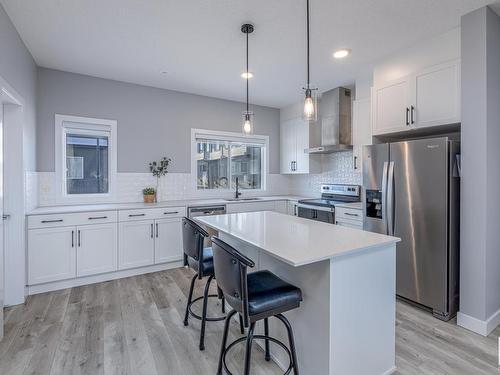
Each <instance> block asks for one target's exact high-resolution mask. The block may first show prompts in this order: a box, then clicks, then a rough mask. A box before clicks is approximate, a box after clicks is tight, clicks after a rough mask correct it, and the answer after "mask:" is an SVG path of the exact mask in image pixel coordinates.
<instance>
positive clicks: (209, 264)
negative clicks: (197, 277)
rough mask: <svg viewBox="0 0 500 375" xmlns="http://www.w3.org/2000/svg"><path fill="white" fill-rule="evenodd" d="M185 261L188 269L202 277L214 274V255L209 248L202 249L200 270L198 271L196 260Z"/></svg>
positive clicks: (189, 258)
mask: <svg viewBox="0 0 500 375" xmlns="http://www.w3.org/2000/svg"><path fill="white" fill-rule="evenodd" d="M187 261H188V264H189V267H191V268H192V269H193V270H195V271H196V272H198V273H201V274H202V275H203V276H211V275H213V274H214V254H213V252H212V248H211V247H205V248H204V249H203V261H202V262H201V267H202V268H203V269H202V270H200V269H199V262H198V260H196V259H194V258H192V257H187Z"/></svg>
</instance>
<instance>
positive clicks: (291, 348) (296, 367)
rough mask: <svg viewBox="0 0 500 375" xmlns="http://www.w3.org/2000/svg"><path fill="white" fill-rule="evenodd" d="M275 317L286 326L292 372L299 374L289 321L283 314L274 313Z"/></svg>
mask: <svg viewBox="0 0 500 375" xmlns="http://www.w3.org/2000/svg"><path fill="white" fill-rule="evenodd" d="M276 318H278V319H279V320H281V321H282V322H283V324H284V325H285V327H286V330H287V332H288V342H289V345H290V352H291V354H292V362H293V364H292V365H293V373H294V375H299V366H298V362H297V353H296V351H295V340H294V338H293V330H292V326H291V325H290V322H289V321H288V319H287V318H285V316H284V315H283V314H278V315H276Z"/></svg>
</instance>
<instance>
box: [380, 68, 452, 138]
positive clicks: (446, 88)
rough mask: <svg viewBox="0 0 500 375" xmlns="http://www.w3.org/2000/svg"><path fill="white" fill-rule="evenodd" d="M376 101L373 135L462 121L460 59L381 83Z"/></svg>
mask: <svg viewBox="0 0 500 375" xmlns="http://www.w3.org/2000/svg"><path fill="white" fill-rule="evenodd" d="M373 104H374V109H373V114H374V119H373V124H372V126H373V135H380V134H389V133H396V132H402V131H411V130H413V129H417V128H424V127H431V126H440V125H449V124H456V123H459V122H460V61H459V60H453V61H449V62H446V63H443V64H438V65H433V66H431V67H428V68H425V69H421V70H419V71H417V72H416V73H413V74H411V75H408V76H405V77H403V78H399V79H397V80H394V81H390V82H384V83H380V84H378V85H377V86H376V87H375V88H374V101H373Z"/></svg>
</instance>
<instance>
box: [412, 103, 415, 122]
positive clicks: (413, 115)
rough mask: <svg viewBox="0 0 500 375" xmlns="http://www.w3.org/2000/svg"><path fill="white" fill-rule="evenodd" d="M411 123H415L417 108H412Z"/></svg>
mask: <svg viewBox="0 0 500 375" xmlns="http://www.w3.org/2000/svg"><path fill="white" fill-rule="evenodd" d="M411 123H412V124H414V123H415V107H414V106H411Z"/></svg>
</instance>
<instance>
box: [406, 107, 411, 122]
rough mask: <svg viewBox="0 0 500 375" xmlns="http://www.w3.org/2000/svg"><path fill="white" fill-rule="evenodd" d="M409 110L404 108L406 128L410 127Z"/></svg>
mask: <svg viewBox="0 0 500 375" xmlns="http://www.w3.org/2000/svg"><path fill="white" fill-rule="evenodd" d="M409 117H410V108H408V107H406V126H408V125H410V118H409Z"/></svg>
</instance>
